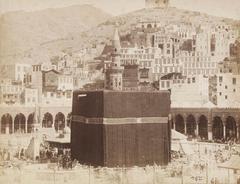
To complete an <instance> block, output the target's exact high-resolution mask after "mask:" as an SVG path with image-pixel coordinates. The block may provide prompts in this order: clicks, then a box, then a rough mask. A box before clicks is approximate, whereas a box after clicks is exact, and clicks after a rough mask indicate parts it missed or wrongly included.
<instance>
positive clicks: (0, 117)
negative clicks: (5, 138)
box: [0, 114, 3, 134]
mask: <svg viewBox="0 0 240 184" xmlns="http://www.w3.org/2000/svg"><path fill="white" fill-rule="evenodd" d="M2 117H3V115H2V114H0V134H2Z"/></svg>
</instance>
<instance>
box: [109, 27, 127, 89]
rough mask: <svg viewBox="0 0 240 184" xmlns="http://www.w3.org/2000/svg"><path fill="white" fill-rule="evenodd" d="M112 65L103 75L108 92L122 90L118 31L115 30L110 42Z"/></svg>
mask: <svg viewBox="0 0 240 184" xmlns="http://www.w3.org/2000/svg"><path fill="white" fill-rule="evenodd" d="M112 46H113V50H112V63H111V66H110V68H108V69H107V70H106V73H105V88H106V89H109V90H116V91H121V90H122V81H123V80H122V77H123V67H122V66H121V61H120V50H121V43H120V38H119V33H118V29H117V28H116V29H115V32H114V35H113V40H112Z"/></svg>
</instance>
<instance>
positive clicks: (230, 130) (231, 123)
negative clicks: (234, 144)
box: [226, 116, 237, 139]
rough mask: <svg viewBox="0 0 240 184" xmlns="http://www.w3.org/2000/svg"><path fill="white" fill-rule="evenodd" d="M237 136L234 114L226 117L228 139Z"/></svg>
mask: <svg viewBox="0 0 240 184" xmlns="http://www.w3.org/2000/svg"><path fill="white" fill-rule="evenodd" d="M236 137H237V123H236V121H235V119H234V118H233V117H232V116H228V117H227V119H226V139H232V138H236Z"/></svg>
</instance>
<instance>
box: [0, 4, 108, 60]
mask: <svg viewBox="0 0 240 184" xmlns="http://www.w3.org/2000/svg"><path fill="white" fill-rule="evenodd" d="M110 17H111V15H109V14H107V13H105V12H103V11H102V10H100V9H97V8H95V7H93V6H91V5H75V6H71V7H65V8H57V9H46V10H41V11H35V12H24V11H18V12H9V13H6V14H3V15H1V17H0V35H1V37H0V56H1V62H5V59H4V58H23V57H25V56H26V55H28V54H29V53H31V50H34V49H36V48H39V47H41V45H44V44H46V43H49V42H52V41H55V40H58V41H59V40H60V41H64V40H65V39H66V38H67V39H68V38H72V37H73V35H74V36H76V35H78V34H80V33H81V32H83V31H86V30H89V29H90V28H92V27H95V26H97V25H98V24H100V23H102V22H105V21H106V20H107V19H109V18H110Z"/></svg>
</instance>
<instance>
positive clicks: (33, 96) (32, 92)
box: [24, 88, 39, 106]
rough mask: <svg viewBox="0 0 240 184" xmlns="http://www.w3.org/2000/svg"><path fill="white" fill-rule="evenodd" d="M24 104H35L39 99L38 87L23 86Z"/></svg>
mask: <svg viewBox="0 0 240 184" xmlns="http://www.w3.org/2000/svg"><path fill="white" fill-rule="evenodd" d="M24 98H25V101H24V104H25V105H26V106H36V105H37V104H38V103H39V101H38V99H39V97H38V89H36V88H25V89H24Z"/></svg>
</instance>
